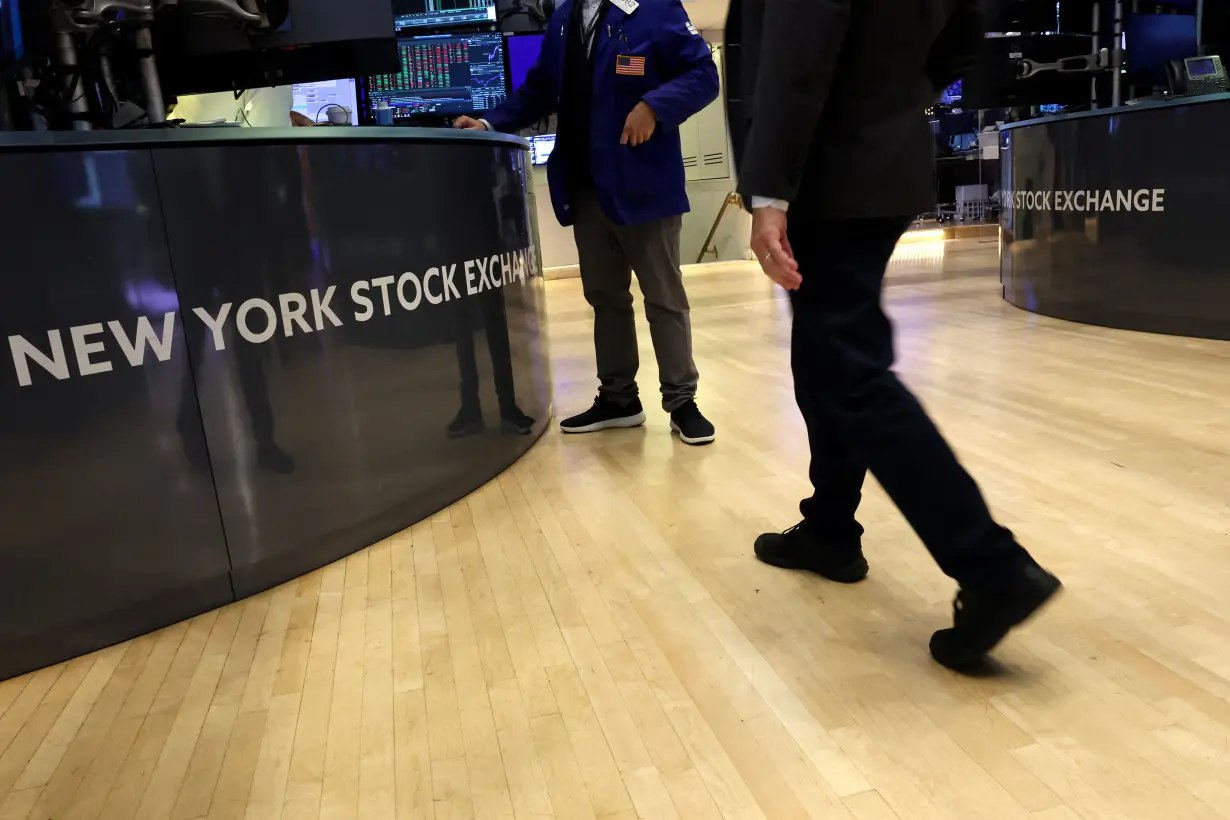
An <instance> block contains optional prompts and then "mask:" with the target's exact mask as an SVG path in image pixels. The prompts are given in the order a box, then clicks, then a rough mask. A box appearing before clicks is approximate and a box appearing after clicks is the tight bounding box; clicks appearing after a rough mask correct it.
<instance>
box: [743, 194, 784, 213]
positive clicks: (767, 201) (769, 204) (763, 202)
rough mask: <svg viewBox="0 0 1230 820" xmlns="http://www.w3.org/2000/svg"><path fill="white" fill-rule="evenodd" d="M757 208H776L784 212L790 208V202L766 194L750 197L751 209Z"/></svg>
mask: <svg viewBox="0 0 1230 820" xmlns="http://www.w3.org/2000/svg"><path fill="white" fill-rule="evenodd" d="M759 208H776V209H777V210H779V211H781V212H782V213H786V212H787V211H789V210H790V203H789V202H787V201H786V200H784V199H771V198H770V197H767V196H754V197H752V210H753V211H755V210H757V209H759Z"/></svg>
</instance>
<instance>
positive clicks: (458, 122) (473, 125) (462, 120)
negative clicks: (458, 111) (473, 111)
mask: <svg viewBox="0 0 1230 820" xmlns="http://www.w3.org/2000/svg"><path fill="white" fill-rule="evenodd" d="M453 127H454V128H460V129H462V130H463V131H486V130H487V126H485V125H483V124H482V122H481V121H480V120H476V119H474V118H473V117H466V116H461V117H458V118H457V119H455V120H453Z"/></svg>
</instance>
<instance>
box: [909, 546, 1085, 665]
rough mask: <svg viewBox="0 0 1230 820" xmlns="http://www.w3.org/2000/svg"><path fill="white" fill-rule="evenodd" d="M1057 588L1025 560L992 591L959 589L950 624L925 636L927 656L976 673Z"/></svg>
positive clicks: (1051, 578)
mask: <svg viewBox="0 0 1230 820" xmlns="http://www.w3.org/2000/svg"><path fill="white" fill-rule="evenodd" d="M1062 588H1063V584H1061V583H1060V582H1059V579H1058V578H1056V577H1055V576H1054V575H1051V574H1050V573H1049V572H1047V571H1046V570H1044V569H1042V567H1040V566H1038V565H1037V564H1035V563H1033V562H1032V561H1030V562H1029V563H1028V564H1026V565H1025V566H1024V567H1022V568H1021V569H1020V570H1019V571H1018V572H1017V573H1016V574H1015V575H1013V577H1012V578H1011V579H1009V580H1008V581H1006V582H1005V583H1003V584H997V585H995V586H978V587H975V586H969V587H962V588H961V590H960V591H958V592H957V599H956V601H955V602H954V603H953V607H952V609H953V618H952V620H953V625H952V628H951V629H941V630H939V631H938V632H936V633H935V634H934V635H932V636H931V657H933V658H935V660H936V662H937V663H939V664H940V665H941V666H946V667H948V668H949V669H952V670H953V671H956V672H973V671H976V670H977V669H979V668H980V667H981V666H982V665H983V662H984V661H985V659H986V654H987V653H988V652H990V651H991V650H992V649H994V648H995V646H996V644H998V643H999V642H1000V641H1002V640H1003V639H1004V636H1005V635H1007V634H1008V632H1009V631H1010V630H1011V629H1012V628H1013V627H1015V626H1018V625H1020V624H1021V623H1023V622H1024V621H1026V620H1027V619H1028V618H1029V617H1030V616H1031V615H1033V614H1034V613H1035V612H1037V611H1038V610H1039V609H1041V608H1042V607H1043V606H1044V605H1045V604H1046V602H1047V601H1049V600H1050V599H1051V598H1053V597H1054V596H1055V593H1057V592H1059V590H1060V589H1062Z"/></svg>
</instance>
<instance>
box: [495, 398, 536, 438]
mask: <svg viewBox="0 0 1230 820" xmlns="http://www.w3.org/2000/svg"><path fill="white" fill-rule="evenodd" d="M500 430H501V431H502V432H504V433H505V434H507V435H510V436H528V435H529V434H530V433H532V432H533V431H534V420H533V419H532V418H530V417H529V416H527V415H526V414H525V413H522V412H521V408H520V407H518V406H517V405H515V404H514V405H513V406H512V407H509V408H507V409H506V410H501V411H500Z"/></svg>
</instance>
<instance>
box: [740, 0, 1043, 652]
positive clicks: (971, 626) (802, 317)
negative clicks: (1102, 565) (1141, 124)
mask: <svg viewBox="0 0 1230 820" xmlns="http://www.w3.org/2000/svg"><path fill="white" fill-rule="evenodd" d="M981 37H982V20H981V17H980V15H979V11H978V5H977V0H910V2H905V3H903V2H901V0H733V2H732V3H731V8H730V16H729V19H728V21H727V29H726V43H727V46H728V49H729V55H730V56H729V57H728V61H727V69H728V72H729V76H728V77H727V85H728V90H727V94H728V98H729V102H728V104H729V106H730V109H731V110H730V122H731V129H732V138H733V142H734V145H735V153H736V159H737V161H738V165H739V189H740V192H741V193H742V194H743V197H744V201H745V202H747V203H748V204H749V206H750V207H751V208H752V213H753V227H752V249H753V250H754V251H755V253H756V256H757V258H758V259H759V260H760V264H761V267H762V268H763V269H764V272H765V274H767V275H768V276H769V278H770V279H772V280H773V281H774V282H776V283H778V284H779V285H781V286H782V287H783V288H785V289H786V290H787V291H789V292H790V300H791V303H792V305H793V308H794V324H793V330H792V341H791V363H792V370H793V373H794V382H795V396H796V399H797V401H798V404H799V409H800V410H801V411H802V413H803V417H804V419H805V420H806V423H807V435H808V439H809V440H810V443H811V454H812V459H811V482H812V485H813V487H814V494H813V495H812V496H811V497H810V498H808V499H806V500H805V501H803V502H802V504H801V505H800V507H801V510H802V514H803V521H802V522H801V523H800V524H798V525H797V526H795V527H793V528H791V529H789V530H787V531H786V532H784V533H781V534H770V535H762V536H761V537H760V538H759V539H757V541H756V555H757V557H758V558H759V559H760V560H762V561H764V562H766V563H768V564H772V565H773V566H777V567H783V568H786V569H797V570H808V571H811V572H815V573H818V574H820V575H822V576H824V577H825V578H828V579H830V580H833V581H839V582H843V583H854V582H857V581H861V580H862V579H863V578H864V577H865V576H866V574H867V561H866V560H865V559H864V557H863V552H862V545H861V537H862V534H863V528H862V527H861V526H860V525H859V524H858V522H857V521H856V520H855V511H856V510H857V508H858V505H859V501H860V498H861V491H862V485H863V478H864V476H865V474H866V472H867V471H868V470H869V469H870V470H871V472H872V473H873V474H874V475H875V477H876V479H877V480H879V482H880V484H881V485H882V486H883V487H884V490H885V492H887V493H888V495H889V497H890V498H892V500H893V502H894V503H895V504H896V505H897V507H898V508H899V509H900V510H901V512H902V514H904V516H905V518H906V520H908V521H909V523H910V525H911V526H912V527H913V528H914V531H915V532H916V533H917V534H918V536H919V538H921V539H922V541H923V543H924V544H925V545H926V546H927V549H929V550H930V551H931V554H932V556H933V557H934V558H935V560H936V562H937V563H938V564H939V565H940V568H941V569H943V571H944V572H945V573H947V574H948V575H949V576H951V577H952V578H954V579H955V580H956V581H957V582H958V584H959V585H960V591H959V592H958V593H957V598H956V603H955V605H954V612H955V614H954V624H953V626H952V628H950V629H941V630H940V631H938V632H936V633H935V635H934V636H932V638H931V654H932V656H933V657H934V658H935V659H936V660H937V661H938V662H939V663H941V664H943V665H944V666H947V667H949V668H951V669H957V670H963V671H964V670H972V669H973V668H975V667H977V666H978V665H979V664H981V662H982V661H983V659H984V656H985V655H986V653H987V652H989V651H990V650H991V649H992V648H993V647H994V646H995V645H996V644H997V643H999V641H1000V640H1002V639H1003V637H1004V636H1005V635H1006V634H1007V633H1008V631H1009V630H1010V629H1012V628H1013V627H1014V626H1016V625H1018V624H1020V623H1021V622H1022V621H1024V620H1025V619H1026V618H1028V617H1029V616H1030V615H1032V614H1033V613H1034V612H1035V611H1037V610H1038V609H1039V608H1040V607H1041V606H1042V605H1043V604H1044V603H1046V601H1047V600H1049V599H1050V598H1051V596H1053V595H1054V594H1055V593H1056V592H1057V591H1058V590H1059V588H1060V583H1059V580H1058V579H1057V578H1055V577H1054V576H1053V575H1051V574H1049V573H1047V572H1046V571H1045V570H1043V569H1042V568H1041V567H1039V566H1038V565H1037V563H1035V562H1034V560H1033V559H1032V558H1031V557H1030V556H1029V554H1028V553H1027V552H1026V551H1025V550H1024V549H1023V548H1022V547H1021V546H1020V545H1018V544H1017V542H1016V540H1015V539H1014V538H1013V535H1012V533H1010V532H1009V531H1008V530H1006V529H1004V528H1003V527H1001V526H999V525H998V524H996V523H995V521H994V520H993V519H992V518H991V513H990V511H989V510H988V509H987V505H986V502H985V501H984V500H983V498H982V494H981V493H980V492H979V489H978V486H977V485H976V484H975V483H974V480H973V479H972V478H971V477H970V476H969V474H968V473H967V472H966V471H965V469H964V468H962V466H961V465H960V464H959V463H958V462H957V459H956V456H955V455H954V454H953V452H952V450H951V449H950V448H949V446H948V444H947V442H945V440H944V438H943V437H942V436H941V435H940V432H939V431H938V430H937V429H936V427H935V425H934V424H933V423H932V421H931V419H930V418H928V416H927V414H926V412H925V411H924V410H923V408H922V406H921V405H920V404H919V403H918V400H917V399H916V398H915V397H914V396H913V394H912V393H910V391H909V390H908V389H907V388H906V387H905V385H903V384H902V383H901V382H900V381H899V380H898V378H897V376H896V374H895V373H894V372H893V370H892V365H893V339H892V325H891V324H890V322H889V319H888V317H887V316H886V315H885V314H884V309H883V306H882V304H881V288H882V285H883V280H884V271H885V268H886V267H887V264H888V261H889V259H890V257H891V256H892V253H893V249H894V247H895V246H896V244H897V240H898V239H899V238H900V237H901V234H902V233H903V232H904V231H905V230H906V228H907V227H908V226H909V224H910V222H911V221H912V218H913V217H914V216H915V215H917V214H919V213H922V212H924V211H927V210H929V209H930V208H931V206H932V205H933V203H934V194H933V191H932V138H931V131H930V127H929V124H928V122H927V119H926V116H925V113H924V111H925V108H926V107H927V106H928V105H929V104H930V103H931V102H933V101H934V100H935V99H936V98H937V97H938V95H939V94H940V92H941V91H942V90H943V89H944V88H946V87H947V86H948V85H949V84H951V83H952V82H953V81H955V80H956V79H957V78H958V77H960V76H961V73H962V72H963V71H964V69H965V68H967V67H968V65H969V64H970V63H971V62H972V59H973V56H974V54H975V52H976V49H977V47H978V42H979V40H980V39H981Z"/></svg>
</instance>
